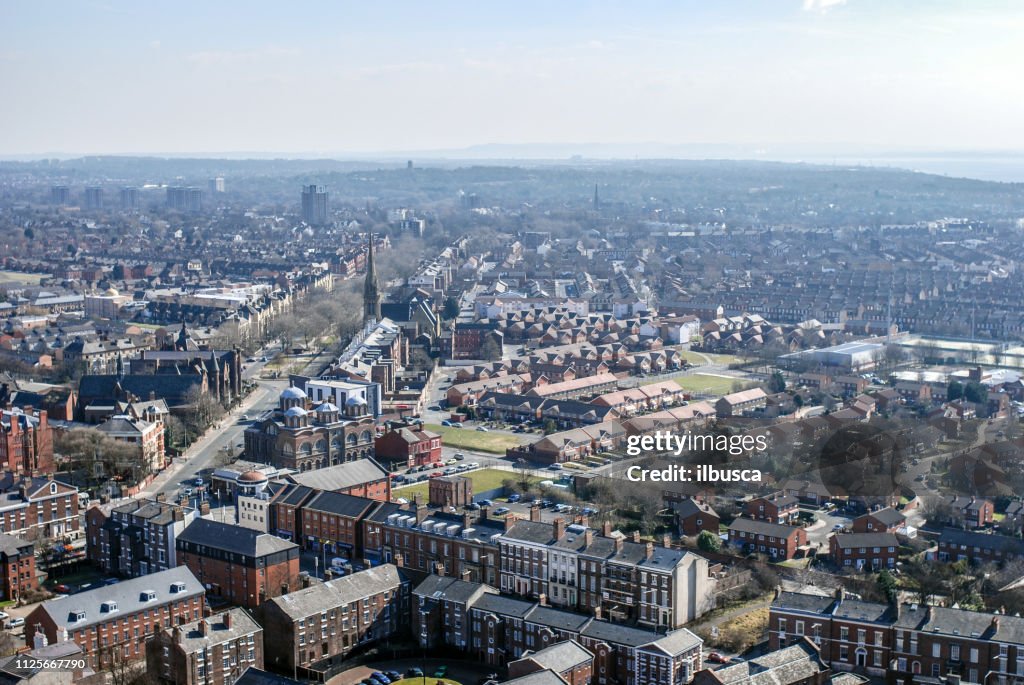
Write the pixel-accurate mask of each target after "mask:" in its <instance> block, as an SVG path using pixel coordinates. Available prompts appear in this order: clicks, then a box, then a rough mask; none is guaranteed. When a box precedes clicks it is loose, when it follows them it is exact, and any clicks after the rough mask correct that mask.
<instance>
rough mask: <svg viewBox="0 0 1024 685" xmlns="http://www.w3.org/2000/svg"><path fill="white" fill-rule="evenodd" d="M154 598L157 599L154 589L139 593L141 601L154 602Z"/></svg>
mask: <svg viewBox="0 0 1024 685" xmlns="http://www.w3.org/2000/svg"><path fill="white" fill-rule="evenodd" d="M154 599H156V593H155V592H153V591H152V590H143V591H142V592H141V593H140V594H139V601H140V602H152V601H153V600H154Z"/></svg>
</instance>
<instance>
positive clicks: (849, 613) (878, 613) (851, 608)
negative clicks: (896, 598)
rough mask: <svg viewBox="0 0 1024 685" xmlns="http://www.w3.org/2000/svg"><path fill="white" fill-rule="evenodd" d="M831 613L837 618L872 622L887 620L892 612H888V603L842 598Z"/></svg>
mask: <svg viewBox="0 0 1024 685" xmlns="http://www.w3.org/2000/svg"><path fill="white" fill-rule="evenodd" d="M832 615H833V616H834V617H837V618H849V619H853V620H855V621H871V622H873V623H881V622H889V621H890V620H891V619H892V612H890V610H889V605H888V604H881V603H879V602H865V601H862V600H859V599H848V598H844V599H843V600H842V601H840V602H838V603H837V604H836V607H835V609H834V610H833V612H832Z"/></svg>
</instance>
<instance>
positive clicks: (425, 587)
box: [413, 574, 497, 604]
mask: <svg viewBox="0 0 1024 685" xmlns="http://www.w3.org/2000/svg"><path fill="white" fill-rule="evenodd" d="M480 589H483V590H484V592H492V593H493V592H497V590H496V589H494V588H492V587H490V586H488V585H482V584H480V583H472V582H470V581H467V580H460V579H458V578H451V577H448V576H438V575H433V574H432V575H429V576H427V577H426V579H425V580H424V581H423V582H422V583H420V584H419V585H417V586H416V589H415V590H413V594H414V595H418V596H420V597H428V598H433V599H443V600H445V601H448V602H457V603H460V604H466V603H467V602H469V601H470V600H471V599H472V598H473V595H475V594H476V593H477V592H478V591H479V590H480Z"/></svg>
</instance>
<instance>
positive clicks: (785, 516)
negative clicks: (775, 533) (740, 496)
mask: <svg viewBox="0 0 1024 685" xmlns="http://www.w3.org/2000/svg"><path fill="white" fill-rule="evenodd" d="M747 516H749V517H750V518H752V519H754V520H756V521H768V522H770V523H778V524H780V525H788V524H791V523H793V522H794V521H796V520H797V518H798V517H799V516H800V500H798V499H797V498H796V497H795V496H793V495H786V494H783V493H781V492H778V493H775V494H774V495H768V496H766V497H755V498H754V499H752V500H749V501H748V502H747Z"/></svg>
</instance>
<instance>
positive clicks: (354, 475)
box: [286, 459, 388, 490]
mask: <svg viewBox="0 0 1024 685" xmlns="http://www.w3.org/2000/svg"><path fill="white" fill-rule="evenodd" d="M387 477H388V472H387V471H385V470H384V469H382V468H381V467H380V465H379V464H378V463H377V462H375V461H373V460H372V459H356V460H355V461H350V462H346V463H344V464H338V465H337V466H328V467H327V468H324V469H316V470H314V471H306V472H305V473H293V474H290V475H288V476H286V478H287V479H288V480H290V481H291V482H293V483H298V484H299V485H306V486H308V487H311V488H316V489H317V490H343V489H347V488H351V487H354V486H356V485H362V484H363V483H369V482H372V481H377V480H383V479H385V478H387Z"/></svg>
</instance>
